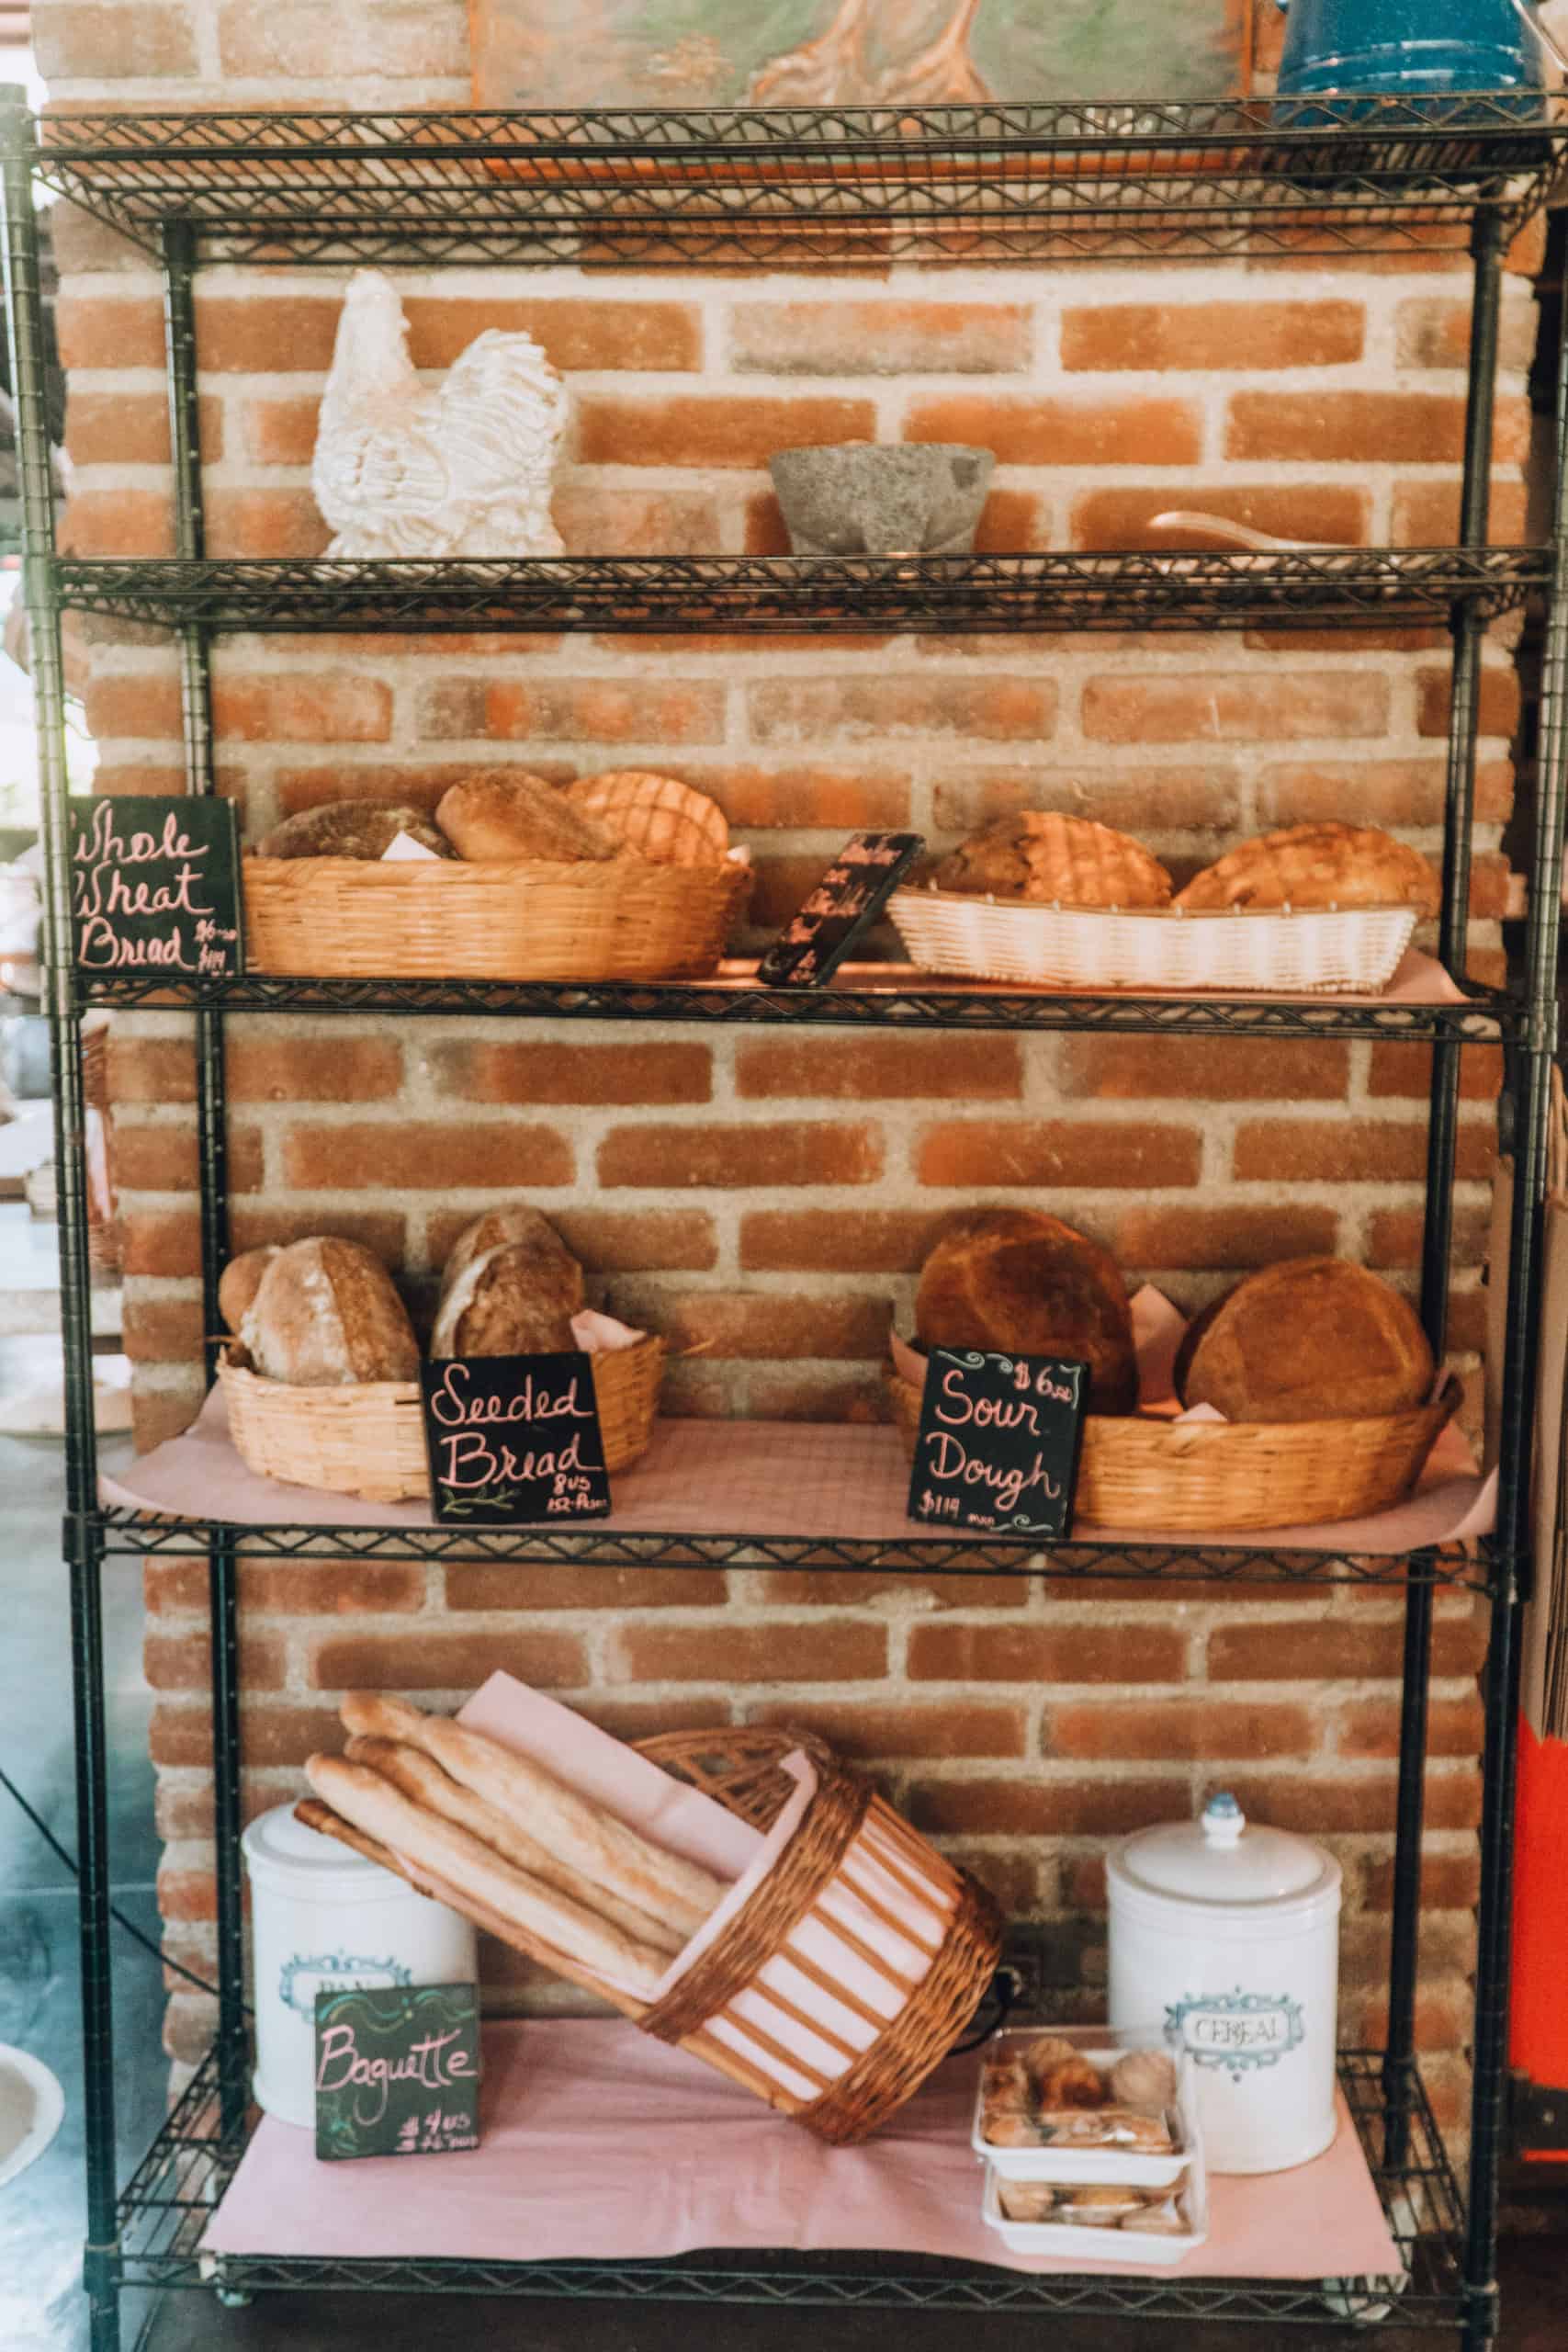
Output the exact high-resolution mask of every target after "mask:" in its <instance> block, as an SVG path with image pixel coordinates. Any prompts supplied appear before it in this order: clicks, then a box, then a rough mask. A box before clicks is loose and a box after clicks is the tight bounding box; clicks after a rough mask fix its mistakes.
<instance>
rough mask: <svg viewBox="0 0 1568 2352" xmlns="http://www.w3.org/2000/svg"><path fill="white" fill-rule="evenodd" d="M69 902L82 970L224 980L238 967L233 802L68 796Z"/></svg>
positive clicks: (237, 872) (240, 946)
mask: <svg viewBox="0 0 1568 2352" xmlns="http://www.w3.org/2000/svg"><path fill="white" fill-rule="evenodd" d="M69 808H70V814H71V909H72V914H73V918H74V924H75V932H76V961H77V963H78V964H79V965H80V966H81V967H82V969H83V970H84V971H87V972H166V973H167V974H168V976H169V978H171V979H182V978H183V979H198V978H199V979H223V978H228V977H229V976H230V975H231V974H232V973H234V972H238V971H239V970H241V969H242V967H243V926H242V922H241V916H240V833H239V820H238V818H237V816H236V815H235V811H234V804H233V802H232V801H231V800H218V799H214V798H211V797H206V796H197V795H194V794H193V795H190V796H188V797H186V796H176V795H168V796H163V795H160V796H159V797H156V798H154V797H152V796H151V795H142V794H130V795H127V796H126V797H124V798H123V799H121V798H119V797H118V796H115V797H105V798H102V799H91V800H88V799H73V800H72V801H71V802H70V803H69Z"/></svg>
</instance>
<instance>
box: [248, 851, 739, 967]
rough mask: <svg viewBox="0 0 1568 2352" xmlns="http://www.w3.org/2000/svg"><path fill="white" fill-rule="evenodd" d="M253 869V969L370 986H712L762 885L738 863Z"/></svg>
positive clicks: (636, 860) (447, 863)
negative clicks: (472, 982)
mask: <svg viewBox="0 0 1568 2352" xmlns="http://www.w3.org/2000/svg"><path fill="white" fill-rule="evenodd" d="M243 872H244V887H245V956H246V960H247V962H248V963H249V965H250V967H251V969H252V970H253V971H254V972H295V973H300V974H305V975H310V976H324V977H333V976H344V977H348V978H361V979H476V980H477V979H483V980H659V979H673V978H682V977H689V978H702V977H703V976H705V974H707V973H709V972H711V971H712V969H713V967H714V966H715V965H716V963H717V961H718V959H719V957H720V956H722V955H723V953H724V948H725V944H726V942H727V940H728V936H729V933H730V930H731V927H732V926H733V924H734V922H735V920H736V918H737V916H738V915H739V912H740V910H741V908H742V906H743V905H744V904H745V901H746V898H747V894H748V893H749V891H750V888H751V869H750V866H749V865H745V864H744V863H742V862H741V861H740V860H739V859H736V858H731V859H729V860H728V861H727V862H726V863H725V864H724V865H710V866H691V865H654V864H652V863H650V862H649V861H648V860H645V859H643V858H640V857H630V856H628V857H617V858H612V859H610V860H608V861H606V862H604V863H603V864H592V863H585V864H582V865H564V864H557V863H553V862H546V861H544V860H540V859H527V860H520V861H519V862H518V863H517V864H515V865H464V864H460V863H458V862H457V860H446V859H425V858H415V859H410V860H408V861H407V862H406V863H404V862H400V861H397V860H393V861H390V862H388V861H386V860H381V861H379V862H373V861H367V860H362V859H359V858H352V857H299V858H284V857H247V858H246V859H244V861H243Z"/></svg>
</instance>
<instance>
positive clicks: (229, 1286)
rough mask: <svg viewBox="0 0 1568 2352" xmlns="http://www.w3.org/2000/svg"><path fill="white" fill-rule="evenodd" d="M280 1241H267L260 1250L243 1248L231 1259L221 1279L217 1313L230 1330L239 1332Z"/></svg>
mask: <svg viewBox="0 0 1568 2352" xmlns="http://www.w3.org/2000/svg"><path fill="white" fill-rule="evenodd" d="M277 1253H278V1244H277V1243H276V1241H266V1242H264V1243H263V1244H262V1247H261V1248H260V1249H259V1250H242V1251H241V1253H240V1255H239V1256H238V1257H237V1258H231V1259H230V1261H229V1262H228V1264H227V1265H226V1266H225V1267H224V1269H223V1272H222V1273H221V1274H220V1277H219V1281H218V1312H219V1313H220V1315H221V1316H222V1317H223V1320H224V1322H225V1323H226V1324H227V1325H228V1326H229V1329H230V1330H231V1331H236V1332H237V1331H238V1330H239V1329H240V1326H241V1325H242V1324H243V1321H244V1319H245V1317H246V1315H247V1314H248V1313H249V1312H250V1307H251V1302H252V1301H253V1299H254V1297H255V1295H256V1293H257V1291H258V1290H260V1288H261V1282H262V1276H263V1275H264V1274H265V1272H266V1270H267V1268H268V1267H269V1266H270V1265H271V1263H272V1261H273V1260H274V1259H275V1258H276V1256H277Z"/></svg>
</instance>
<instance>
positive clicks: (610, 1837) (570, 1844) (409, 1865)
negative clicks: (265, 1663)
mask: <svg viewBox="0 0 1568 2352" xmlns="http://www.w3.org/2000/svg"><path fill="white" fill-rule="evenodd" d="M342 1714H343V1720H344V1724H345V1725H346V1727H347V1729H348V1731H349V1732H350V1734H351V1735H352V1736H351V1737H350V1739H349V1743H348V1747H347V1750H346V1752H345V1753H344V1755H343V1756H312V1757H311V1758H310V1759H309V1761H308V1763H307V1764H306V1767H305V1772H306V1777H307V1779H308V1780H309V1781H310V1786H311V1788H312V1789H313V1791H314V1792H315V1796H314V1798H306V1799H305V1800H303V1801H302V1803H301V1804H299V1806H298V1807H297V1811H298V1814H299V1818H300V1819H301V1820H303V1821H305V1822H307V1823H308V1824H309V1825H310V1827H311V1828H314V1829H321V1830H324V1831H326V1832H327V1833H328V1834H329V1835H330V1836H333V1837H336V1838H341V1839H343V1840H344V1843H346V1844H349V1845H353V1846H355V1848H356V1849H358V1850H359V1851H360V1852H361V1853H364V1854H367V1856H369V1858H370V1859H371V1860H375V1861H378V1862H380V1863H382V1864H383V1865H384V1866H385V1867H386V1868H388V1869H389V1870H393V1871H398V1872H399V1873H400V1875H401V1876H402V1877H404V1878H408V1879H411V1880H412V1882H413V1883H414V1884H415V1885H420V1886H423V1888H424V1889H425V1891H426V1892H428V1893H432V1894H435V1895H437V1896H438V1897H439V1899H441V1900H442V1901H445V1902H448V1903H451V1904H453V1905H454V1906H455V1907H456V1908H457V1909H459V1910H461V1911H462V1912H463V1913H464V1914H465V1915H466V1916H467V1917H469V1918H471V1919H473V1920H474V1921H475V1923H476V1924H477V1925H478V1926H479V1927H481V1928H484V1929H485V1930H486V1931H487V1932H488V1933H490V1934H491V1935H493V1936H496V1937H498V1938H500V1939H501V1940H502V1942H503V1943H510V1944H513V1945H518V1946H520V1947H521V1948H522V1949H524V1950H525V1951H532V1952H534V1953H535V1955H536V1957H539V1958H542V1959H546V1960H549V1959H551V1958H555V1959H558V1960H559V1962H561V1963H562V1964H563V1966H564V1968H565V1970H566V1973H570V1974H571V1975H572V1976H574V1977H576V1978H577V1979H578V1980H579V1981H581V1982H588V1983H591V1984H592V1985H593V1987H594V1988H595V1989H597V1990H601V1991H603V1992H604V1993H605V1995H606V1997H608V1998H609V1999H611V2000H612V2001H615V2003H616V2006H618V2007H625V2008H627V2010H628V2014H635V2013H636V2007H637V2005H639V2004H640V2003H644V2002H647V2001H648V2000H649V1998H650V1997H651V1996H652V1994H653V1992H654V1989H655V1987H656V1986H657V1985H658V1984H659V1981H660V1978H661V1977H662V1976H663V1974H664V1973H665V1971H666V1969H667V1968H668V1967H669V1965H670V1962H671V1961H672V1960H673V1959H674V1957H675V1956H676V1954H677V1953H678V1952H680V1951H682V1950H683V1949H684V1948H685V1946H686V1945H687V1944H688V1943H689V1942H690V1941H691V1939H692V1938H693V1937H694V1935H695V1934H696V1932H697V1930H698V1928H700V1927H701V1926H702V1925H703V1923H704V1921H705V1919H706V1918H707V1917H709V1915H710V1913H711V1912H712V1911H713V1910H714V1909H715V1907H716V1905H717V1904H718V1902H719V1900H720V1898H721V1897H722V1895H723V1894H725V1892H726V1889H725V1887H724V1885H723V1884H722V1883H721V1882H720V1881H719V1880H718V1879H716V1878H715V1877H714V1876H713V1875H712V1873H711V1872H710V1871H705V1870H703V1869H701V1868H699V1867H698V1865H696V1864H695V1863H694V1862H690V1861H687V1860H685V1859H684V1858H683V1857H682V1856H681V1855H678V1854H671V1853H670V1852H669V1851H668V1850H667V1849H665V1848H663V1847H660V1846H657V1845H655V1844H653V1843H652V1842H651V1841H650V1840H649V1838H644V1837H643V1836H642V1835H641V1834H640V1833H639V1832H638V1831H637V1830H635V1829H632V1828H630V1827H628V1826H627V1825H626V1823H625V1822H622V1821H618V1820H617V1819H615V1816H614V1815H611V1814H608V1813H605V1812H604V1811H603V1809H602V1808H601V1807H600V1806H598V1805H596V1804H592V1802H591V1801H590V1800H588V1799H587V1798H584V1797H582V1796H580V1795H579V1794H578V1793H577V1792H575V1791H574V1790H571V1789H569V1788H568V1787H567V1786H566V1785H565V1783H564V1782H562V1781H558V1780H557V1779H556V1778H555V1776H554V1775H553V1774H552V1773H549V1772H547V1771H546V1770H544V1769H543V1767H542V1766H540V1765H538V1764H536V1763H534V1762H533V1761H531V1759H529V1758H526V1757H524V1756H519V1755H517V1754H516V1753H515V1752H514V1751H513V1750H512V1749H511V1748H507V1747H502V1746H500V1745H499V1743H498V1742H496V1741H495V1740H492V1739H487V1738H486V1737H485V1736H483V1735H482V1734H481V1733H479V1732H473V1731H468V1730H467V1729H466V1728H465V1727H464V1726H463V1725H462V1724H457V1723H454V1722H452V1721H450V1720H449V1719H448V1718H446V1716H442V1715H426V1714H424V1713H422V1712H421V1710H420V1709H419V1708H418V1707H414V1706H411V1705H410V1704H409V1703H408V1702H406V1701H404V1700H400V1699H389V1698H378V1697H375V1696H372V1695H370V1694H369V1693H365V1692H360V1693H355V1694H353V1695H351V1696H350V1697H349V1698H347V1699H345V1700H344V1703H343V1709H342ZM524 1824H526V1825H527V1826H526V1827H525V1826H524Z"/></svg>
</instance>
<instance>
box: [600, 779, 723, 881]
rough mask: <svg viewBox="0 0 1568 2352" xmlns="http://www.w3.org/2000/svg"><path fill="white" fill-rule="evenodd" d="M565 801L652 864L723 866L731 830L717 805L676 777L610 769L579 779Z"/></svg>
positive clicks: (704, 794)
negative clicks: (601, 773) (604, 773)
mask: <svg viewBox="0 0 1568 2352" xmlns="http://www.w3.org/2000/svg"><path fill="white" fill-rule="evenodd" d="M566 797H567V798H568V799H569V800H570V803H571V805H572V807H573V808H574V809H578V810H580V811H581V814H582V815H584V816H587V817H591V818H592V820H593V821H594V823H595V824H597V825H602V826H603V827H604V831H606V832H607V833H613V834H614V835H615V839H616V840H617V841H619V842H625V843H626V847H627V848H628V849H633V850H635V851H636V852H637V855H638V857H641V858H646V859H647V861H648V863H649V865H723V864H724V861H725V858H726V856H727V855H728V850H729V826H728V821H727V820H726V818H725V814H724V811H723V809H721V808H720V807H719V805H718V803H717V801H716V800H710V799H709V798H708V796H707V794H706V793H705V792H697V791H695V790H694V788H693V787H692V786H691V785H689V784H682V783H680V782H679V781H678V780H677V778H676V777H674V776H672V775H649V773H648V772H647V770H646V769H642V768H612V769H610V770H609V772H608V773H607V774H606V775H588V776H581V777H580V778H579V779H578V781H577V782H576V783H575V784H569V785H568V786H567V788H566Z"/></svg>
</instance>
